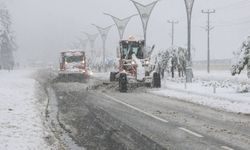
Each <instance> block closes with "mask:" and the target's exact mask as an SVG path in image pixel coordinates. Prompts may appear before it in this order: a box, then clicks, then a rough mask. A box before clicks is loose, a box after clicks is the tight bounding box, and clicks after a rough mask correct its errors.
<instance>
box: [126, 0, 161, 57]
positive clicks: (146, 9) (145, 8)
mask: <svg viewBox="0 0 250 150" xmlns="http://www.w3.org/2000/svg"><path fill="white" fill-rule="evenodd" d="M131 2H133V4H134V5H135V7H136V9H137V11H138V13H139V15H140V18H141V21H142V27H143V34H144V41H145V47H144V52H145V51H146V48H147V27H148V21H149V18H150V15H151V13H152V10H153V9H154V7H155V5H156V4H157V3H158V2H159V0H157V1H154V2H152V3H150V4H148V5H143V4H140V3H138V2H136V1H134V0H131Z"/></svg>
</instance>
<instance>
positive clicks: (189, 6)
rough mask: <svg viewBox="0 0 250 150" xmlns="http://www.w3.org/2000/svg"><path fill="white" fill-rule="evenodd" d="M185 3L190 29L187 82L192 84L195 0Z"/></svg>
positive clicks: (187, 0) (186, 0) (188, 0)
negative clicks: (192, 23)
mask: <svg viewBox="0 0 250 150" xmlns="http://www.w3.org/2000/svg"><path fill="white" fill-rule="evenodd" d="M184 1H185V6H186V11H187V27H188V34H187V41H188V42H187V45H188V47H187V50H188V62H187V66H186V82H189V83H190V82H192V79H193V70H192V58H191V17H192V10H193V5H194V0H184Z"/></svg>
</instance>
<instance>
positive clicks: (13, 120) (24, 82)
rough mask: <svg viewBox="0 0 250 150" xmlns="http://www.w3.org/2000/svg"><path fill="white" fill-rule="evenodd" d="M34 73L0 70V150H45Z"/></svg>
mask: <svg viewBox="0 0 250 150" xmlns="http://www.w3.org/2000/svg"><path fill="white" fill-rule="evenodd" d="M33 72H34V71H31V70H15V71H11V72H8V71H0V149H1V150H28V149H38V150H46V149H50V148H51V147H49V146H47V142H45V137H46V134H47V132H46V130H45V127H44V126H43V119H42V111H44V110H41V107H39V106H40V105H41V103H39V98H38V97H37V96H36V89H37V86H38V83H37V82H36V81H35V80H34V79H33V78H32V74H33Z"/></svg>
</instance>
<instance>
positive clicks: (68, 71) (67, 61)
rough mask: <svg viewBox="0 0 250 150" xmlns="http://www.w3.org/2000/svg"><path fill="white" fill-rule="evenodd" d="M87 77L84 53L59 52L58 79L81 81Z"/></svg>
mask: <svg viewBox="0 0 250 150" xmlns="http://www.w3.org/2000/svg"><path fill="white" fill-rule="evenodd" d="M88 77H89V73H88V70H87V64H86V57H85V52H83V51H76V50H74V51H73V50H72V51H66V52H61V57H60V70H59V79H63V80H66V81H67V80H70V81H71V80H73V81H75V80H76V81H79V80H80V81H82V80H84V79H87V78H88Z"/></svg>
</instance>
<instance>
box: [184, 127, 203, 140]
mask: <svg viewBox="0 0 250 150" xmlns="http://www.w3.org/2000/svg"><path fill="white" fill-rule="evenodd" d="M179 129H181V130H182V131H185V132H187V133H190V134H192V135H194V136H196V137H199V138H202V137H203V136H202V135H200V134H198V133H195V132H193V131H191V130H188V129H186V128H182V127H179Z"/></svg>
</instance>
